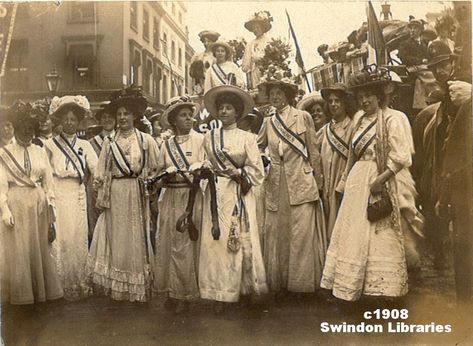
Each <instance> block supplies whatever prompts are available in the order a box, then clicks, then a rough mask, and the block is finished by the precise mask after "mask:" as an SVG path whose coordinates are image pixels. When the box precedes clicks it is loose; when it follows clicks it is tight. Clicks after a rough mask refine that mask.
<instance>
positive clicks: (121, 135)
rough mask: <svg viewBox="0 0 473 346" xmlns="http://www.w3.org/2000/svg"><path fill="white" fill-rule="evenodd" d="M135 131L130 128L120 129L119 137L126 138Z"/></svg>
mask: <svg viewBox="0 0 473 346" xmlns="http://www.w3.org/2000/svg"><path fill="white" fill-rule="evenodd" d="M134 132H135V131H133V129H130V130H126V131H125V130H120V137H123V138H128V137H130V136H131V135H132V134H133V133H134Z"/></svg>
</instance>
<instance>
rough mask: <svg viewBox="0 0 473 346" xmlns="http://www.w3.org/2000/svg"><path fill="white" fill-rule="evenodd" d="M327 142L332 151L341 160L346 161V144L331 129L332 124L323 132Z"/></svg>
mask: <svg viewBox="0 0 473 346" xmlns="http://www.w3.org/2000/svg"><path fill="white" fill-rule="evenodd" d="M325 133H326V136H327V141H328V143H329V144H330V146H331V147H332V149H333V150H334V151H335V152H336V153H338V154H339V155H340V156H341V157H342V158H343V159H345V160H346V159H348V149H349V147H348V144H347V143H346V142H345V141H344V140H343V139H342V138H340V137H339V136H337V134H336V133H335V131H333V129H332V124H331V123H330V124H328V125H327V126H326V130H325Z"/></svg>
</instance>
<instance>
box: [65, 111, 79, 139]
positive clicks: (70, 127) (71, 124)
mask: <svg viewBox="0 0 473 346" xmlns="http://www.w3.org/2000/svg"><path fill="white" fill-rule="evenodd" d="M61 125H62V131H63V132H64V133H66V134H68V135H73V134H75V133H76V132H77V128H78V127H79V118H78V117H77V116H76V115H75V114H74V112H73V111H68V112H67V113H66V114H64V115H63V116H62V121H61Z"/></svg>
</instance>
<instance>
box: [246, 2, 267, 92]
mask: <svg viewBox="0 0 473 346" xmlns="http://www.w3.org/2000/svg"><path fill="white" fill-rule="evenodd" d="M272 21H273V17H271V14H270V13H269V12H268V11H260V12H257V13H255V14H254V15H252V16H251V17H250V19H249V20H248V21H247V22H246V23H245V28H246V29H247V30H249V31H251V32H252V33H253V34H255V36H256V38H255V39H254V40H253V41H251V42H249V43H248V44H247V46H246V48H245V54H244V55H243V61H242V63H241V69H242V70H243V72H246V73H248V74H249V77H248V90H251V89H255V88H256V87H257V85H258V84H259V83H260V78H261V72H260V70H259V65H258V63H259V61H260V60H261V59H262V58H263V57H264V52H265V49H266V46H267V45H268V43H269V41H270V37H268V36H267V35H266V33H267V32H268V31H269V30H270V29H271V22H272Z"/></svg>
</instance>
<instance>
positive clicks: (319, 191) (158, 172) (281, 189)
mask: <svg viewBox="0 0 473 346" xmlns="http://www.w3.org/2000/svg"><path fill="white" fill-rule="evenodd" d="M220 47H224V46H218V45H217V48H216V52H217V53H216V56H217V58H218V52H219V48H220ZM224 48H225V47H224ZM223 50H225V49H223ZM211 73H216V71H214V70H209V74H211ZM207 77H209V76H207ZM209 79H210V77H209ZM237 80H238V79H237ZM389 83H390V78H389V75H388V72H387V71H383V70H380V69H378V68H377V67H376V66H371V67H370V68H366V69H364V70H363V71H361V72H357V73H355V74H354V75H353V76H352V78H351V79H350V82H349V84H348V86H345V85H341V84H337V85H334V86H332V87H330V88H325V89H322V91H321V95H309V96H308V97H307V98H305V99H304V100H303V101H301V102H300V103H299V104H298V106H297V107H296V105H295V104H294V103H295V98H296V94H297V86H296V85H295V84H293V83H292V82H291V81H290V80H288V79H286V78H283V79H275V78H268V79H266V80H264V81H263V82H262V83H260V84H259V90H260V93H261V94H263V95H265V96H266V97H267V99H268V101H269V103H270V104H271V106H272V107H270V111H269V114H268V116H267V117H266V118H265V119H264V121H263V124H262V126H261V129H260V131H259V133H258V135H255V134H253V133H251V132H247V131H244V130H242V129H240V128H238V123H239V122H240V121H243V120H245V118H247V117H248V114H250V112H251V110H252V109H253V106H254V101H253V98H252V96H251V95H250V94H248V93H247V92H246V91H244V90H243V89H242V88H240V87H239V86H238V83H236V84H237V85H228V84H222V85H217V86H213V85H212V86H210V87H209V89H208V90H207V91H206V93H205V95H204V100H203V103H204V106H205V108H206V109H207V110H208V111H209V112H210V114H211V115H212V116H213V117H215V118H217V119H218V120H220V122H221V127H219V128H215V129H212V130H210V131H209V132H207V133H206V134H205V135H202V134H199V133H197V132H196V131H194V130H193V126H194V118H195V116H196V115H197V113H198V111H199V108H200V107H199V105H198V104H197V103H194V102H193V101H192V100H191V99H190V98H189V97H187V96H178V97H174V98H172V99H170V100H169V101H168V102H167V104H166V109H165V111H164V113H163V115H162V119H161V120H162V121H161V123H162V124H163V125H164V126H165V127H167V128H169V129H170V130H172V133H173V136H171V137H170V138H167V139H161V140H160V141H159V142H158V141H156V140H155V139H154V138H153V137H152V136H151V135H149V134H147V133H144V132H141V131H139V130H138V129H137V128H136V125H137V122H138V121H139V118H140V117H141V116H142V114H143V112H144V111H145V109H146V106H147V104H146V99H145V98H144V97H143V96H142V95H141V92H140V90H139V89H138V88H134V87H130V88H127V89H124V90H120V91H118V92H116V93H114V94H113V95H112V96H111V99H110V103H109V104H107V105H106V106H105V107H104V108H103V109H101V110H100V112H99V116H100V122H101V124H102V126H103V132H102V133H101V134H99V135H97V136H95V137H93V138H92V139H91V140H90V141H85V140H81V139H79V138H77V135H76V132H77V127H78V123H79V121H80V120H81V118H82V117H83V115H84V112H85V111H86V110H87V109H88V108H89V104H88V102H87V100H86V99H85V98H83V97H80V96H65V97H62V98H57V99H54V100H53V102H52V104H51V106H50V109H49V113H50V115H51V116H52V117H53V118H54V119H55V120H56V121H57V122H60V124H61V125H62V132H61V133H60V134H58V135H57V136H54V137H52V138H50V139H47V140H45V141H44V142H37V141H35V139H34V137H35V130H37V129H38V126H39V120H40V118H41V116H42V113H41V112H43V113H44V110H42V109H40V108H38V107H35V106H34V105H30V104H16V105H15V106H13V107H12V108H10V109H9V110H8V112H5V114H4V115H2V116H4V117H6V118H5V119H3V120H6V121H3V123H9V124H12V125H13V127H14V130H15V137H16V140H13V139H12V140H11V141H10V143H5V145H4V146H3V147H2V148H1V149H0V176H1V179H0V208H1V212H2V221H3V224H2V237H3V239H2V244H3V246H2V247H3V251H5V255H4V256H2V257H3V258H4V259H5V261H4V263H2V293H6V296H7V297H8V298H6V299H9V301H10V302H11V303H13V304H28V303H33V302H38V301H44V300H46V299H55V298H60V297H62V296H63V294H65V296H66V298H74V299H76V298H79V297H84V296H87V295H89V294H90V293H91V292H92V288H93V289H94V291H95V292H103V293H105V294H107V295H110V296H111V298H112V299H115V300H129V301H138V302H145V301H148V300H149V299H150V298H151V295H152V292H157V293H158V294H162V295H164V296H165V297H166V298H167V300H166V303H165V307H166V308H167V309H171V310H174V311H176V312H177V313H180V312H184V311H187V310H188V309H189V302H190V301H192V300H194V299H196V298H199V297H200V298H203V299H208V300H213V301H215V304H214V310H215V312H216V313H222V312H223V311H224V310H225V307H226V303H231V302H236V301H238V300H239V299H240V297H241V296H252V295H261V294H265V293H267V292H268V291H271V292H274V293H275V298H276V299H277V300H280V299H283V298H284V296H286V295H287V293H288V292H315V291H319V290H320V289H328V290H331V292H332V293H333V295H334V296H335V297H337V298H340V299H343V300H348V301H353V300H357V299H359V298H360V296H361V295H363V294H364V295H372V296H386V297H399V296H402V295H404V294H406V292H407V263H406V261H407V260H406V257H408V256H406V250H405V249H406V244H405V238H406V234H407V233H408V232H412V229H414V228H416V227H417V228H418V227H420V226H421V219H420V218H419V214H418V212H417V210H416V209H415V205H414V202H413V201H414V195H415V188H414V186H413V183H412V178H411V177H410V174H409V171H408V167H409V166H410V164H411V155H412V137H411V134H410V127H409V124H408V121H407V118H406V116H405V115H404V114H402V113H400V112H398V111H395V110H393V109H390V108H389V107H387V105H386V104H385V101H386V99H387V96H386V94H385V92H384V91H385V89H386V88H385V87H387V86H388V84H389ZM233 84H235V83H233ZM206 85H208V84H207V81H206ZM352 96H354V97H355V99H356V101H357V103H358V108H359V111H358V112H355V111H354V109H352V107H351V103H350V101H349V100H350V97H352ZM321 99H322V100H323V101H324V103H325V105H324V107H326V110H327V112H326V114H327V115H329V118H330V120H329V122H327V123H325V124H323V123H324V121H323V115H321V114H320V110H318V107H320V105H321ZM306 110H309V111H310V112H311V113H313V114H311V113H309V112H307V111H306ZM246 120H248V119H246ZM314 120H315V122H317V123H318V125H317V128H318V130H317V128H316V125H315V124H314ZM32 143H33V144H32ZM35 143H36V144H35ZM43 143H44V144H43ZM88 182H89V185H91V188H87V184H88ZM86 191H87V193H86ZM156 195H157V196H158V216H157V220H153V221H155V222H151V220H150V219H151V215H152V214H151V213H150V209H149V206H150V198H153V197H155V196H156ZM86 196H87V197H88V198H89V199H93V201H94V203H87V197H86ZM94 204H95V206H94ZM261 205H263V206H264V208H261ZM92 208H95V212H96V215H98V217H96V220H95V221H94V222H95V226H94V231H93V237H92V241H91V244H90V248H88V244H87V233H88V231H87V209H89V212H91V211H92V210H90V209H92ZM260 220H263V222H260ZM89 222H90V218H89ZM153 224H156V229H157V230H156V234H155V236H154V237H153V236H152V235H154V233H153V232H152V230H151V226H152V225H153Z"/></svg>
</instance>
